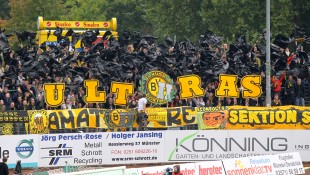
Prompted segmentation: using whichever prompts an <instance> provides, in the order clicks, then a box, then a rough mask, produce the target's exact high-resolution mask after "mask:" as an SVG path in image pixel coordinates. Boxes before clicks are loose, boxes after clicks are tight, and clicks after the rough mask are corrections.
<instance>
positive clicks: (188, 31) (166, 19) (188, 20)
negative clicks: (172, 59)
mask: <svg viewBox="0 0 310 175" xmlns="http://www.w3.org/2000/svg"><path fill="white" fill-rule="evenodd" d="M201 3H202V0H192V1H191V0H161V1H160V2H159V1H157V0H150V1H147V8H146V9H147V16H148V19H149V20H150V21H151V22H152V24H153V27H154V33H155V34H156V35H157V36H160V37H165V36H167V35H169V36H173V35H176V37H177V40H181V39H184V38H185V37H188V38H189V39H191V40H192V41H197V39H198V37H199V34H201V33H202V32H203V31H204V27H203V26H202V25H201V23H202V19H201V16H200V15H199V13H198V11H199V9H200V6H201Z"/></svg>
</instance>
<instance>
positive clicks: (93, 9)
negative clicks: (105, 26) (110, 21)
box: [61, 0, 106, 21]
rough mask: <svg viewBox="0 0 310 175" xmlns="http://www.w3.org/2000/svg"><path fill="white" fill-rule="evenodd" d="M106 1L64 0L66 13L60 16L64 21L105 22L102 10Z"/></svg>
mask: <svg viewBox="0 0 310 175" xmlns="http://www.w3.org/2000/svg"><path fill="white" fill-rule="evenodd" d="M105 5H106V1H105V0H102V1H97V0H87V1H85V0H66V2H65V3H64V8H65V9H66V13H65V14H63V15H62V16H61V18H63V19H65V20H83V21H103V20H106V16H105V14H104V9H105V8H106V6H105Z"/></svg>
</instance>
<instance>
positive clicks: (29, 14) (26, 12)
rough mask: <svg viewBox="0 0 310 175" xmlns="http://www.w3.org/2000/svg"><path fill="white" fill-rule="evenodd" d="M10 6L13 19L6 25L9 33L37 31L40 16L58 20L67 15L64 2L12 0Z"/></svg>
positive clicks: (54, 0)
mask: <svg viewBox="0 0 310 175" xmlns="http://www.w3.org/2000/svg"><path fill="white" fill-rule="evenodd" d="M9 6H10V16H11V19H9V20H8V22H7V25H6V28H7V29H8V31H22V30H30V31H36V30H37V29H36V26H37V25H36V22H37V18H38V16H43V17H44V18H46V19H52V20H58V19H60V16H61V15H62V14H64V13H65V9H64V8H63V4H62V0H53V1H35V0H10V2H9Z"/></svg>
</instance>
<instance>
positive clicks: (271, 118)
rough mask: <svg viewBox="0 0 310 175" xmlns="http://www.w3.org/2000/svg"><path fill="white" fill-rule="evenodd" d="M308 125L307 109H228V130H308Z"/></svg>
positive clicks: (293, 107) (280, 107)
mask: <svg viewBox="0 0 310 175" xmlns="http://www.w3.org/2000/svg"><path fill="white" fill-rule="evenodd" d="M309 123H310V108H309V107H299V106H278V107H271V108H267V107H245V106H230V107H228V119H227V128H228V129H310V125H309Z"/></svg>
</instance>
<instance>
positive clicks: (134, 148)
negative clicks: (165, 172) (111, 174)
mask: <svg viewBox="0 0 310 175" xmlns="http://www.w3.org/2000/svg"><path fill="white" fill-rule="evenodd" d="M104 138H105V139H106V141H104V148H105V150H106V151H107V155H106V157H105V161H106V163H107V164H131V163H158V162H162V161H163V160H164V149H165V132H163V131H144V132H114V133H106V136H105V137H104Z"/></svg>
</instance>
